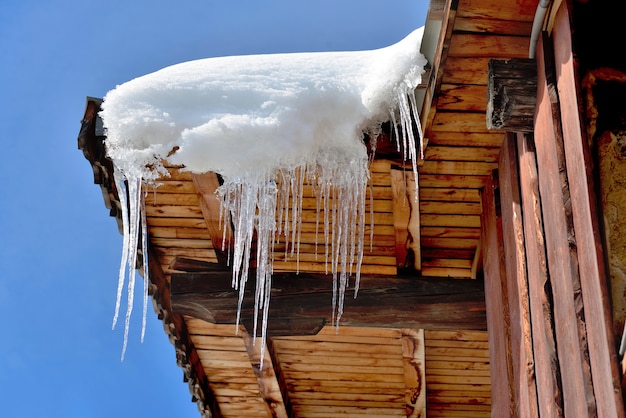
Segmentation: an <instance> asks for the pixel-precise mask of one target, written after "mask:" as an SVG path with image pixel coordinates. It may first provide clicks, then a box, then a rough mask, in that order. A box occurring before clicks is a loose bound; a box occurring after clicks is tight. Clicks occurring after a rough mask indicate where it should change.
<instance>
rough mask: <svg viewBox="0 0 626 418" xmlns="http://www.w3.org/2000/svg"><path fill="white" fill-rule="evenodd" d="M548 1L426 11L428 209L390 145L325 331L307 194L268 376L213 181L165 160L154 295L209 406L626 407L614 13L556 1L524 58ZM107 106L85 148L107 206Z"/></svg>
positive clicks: (149, 211) (448, 1)
mask: <svg viewBox="0 0 626 418" xmlns="http://www.w3.org/2000/svg"><path fill="white" fill-rule="evenodd" d="M538 3H539V2H538V1H537V0H515V1H513V0H445V1H444V0H441V1H435V0H432V1H431V5H430V9H429V14H428V21H427V26H426V31H425V33H426V35H425V40H424V42H425V44H424V46H423V47H422V50H423V52H424V53H425V55H426V56H427V58H428V59H429V64H430V68H429V72H428V77H427V80H425V81H424V86H422V87H421V88H420V91H419V95H420V96H419V97H420V99H422V100H423V106H422V114H421V120H422V123H423V127H424V142H425V143H426V144H427V146H426V149H425V156H424V159H423V160H421V161H420V162H419V180H418V183H419V194H418V196H417V197H418V198H419V199H418V201H419V204H415V203H414V202H415V197H416V196H415V192H414V191H413V189H412V188H411V187H410V185H411V184H412V183H413V178H412V174H408V173H410V172H411V171H410V167H408V166H407V164H406V163H405V162H403V161H402V158H401V156H400V155H397V153H396V152H395V147H393V146H387V145H389V144H388V143H389V138H388V136H385V135H382V136H381V137H380V138H379V147H378V153H377V154H376V157H375V159H374V162H373V163H372V165H371V187H370V188H369V192H368V193H369V194H370V196H368V208H369V207H370V206H371V209H372V213H373V223H370V222H369V220H368V228H370V229H371V230H372V232H373V237H374V239H373V242H372V246H371V250H370V249H369V248H368V249H367V250H366V253H365V254H364V262H363V269H362V273H363V277H362V279H361V280H362V281H361V289H360V290H359V295H358V297H357V298H356V299H352V298H351V297H347V298H346V306H345V311H344V315H343V317H342V322H341V326H340V327H339V328H338V329H335V328H334V327H331V326H330V325H329V323H330V318H329V316H330V313H331V306H330V301H331V293H332V287H331V282H330V279H329V277H328V276H327V275H326V274H325V265H324V262H325V260H324V259H323V255H322V256H320V254H318V253H317V252H318V251H319V250H317V249H316V245H315V243H316V242H317V240H318V239H319V237H316V228H315V222H316V215H315V211H314V209H315V202H314V201H313V198H312V197H306V196H305V198H304V204H303V208H304V209H303V214H302V222H303V226H302V231H303V232H302V236H301V238H300V257H299V259H296V258H295V256H293V255H292V253H291V252H289V251H287V249H288V246H287V244H284V243H278V244H277V251H276V256H275V259H274V269H275V271H276V274H275V280H274V288H273V289H274V290H273V294H272V301H271V305H270V321H269V335H270V336H269V338H268V339H267V343H266V349H265V351H264V356H265V357H264V359H263V363H264V367H263V369H261V368H260V363H261V358H260V356H261V351H260V344H259V343H257V344H253V335H252V326H251V321H252V309H253V307H252V306H249V304H247V303H250V304H251V302H252V300H253V298H252V296H253V295H248V297H247V298H246V299H244V300H245V301H246V304H244V306H243V310H242V321H241V324H240V325H239V328H238V332H237V333H236V332H235V331H236V330H235V325H234V324H235V318H236V310H237V304H236V297H237V296H236V293H235V292H234V291H232V289H230V280H231V274H230V272H229V266H228V265H227V259H228V256H227V252H228V250H227V248H228V246H229V245H232V243H230V241H229V240H228V235H226V237H227V239H226V240H225V241H224V234H223V231H221V230H220V223H219V202H217V201H216V200H215V198H214V196H213V194H214V191H215V189H216V188H217V187H218V186H219V179H218V177H217V176H216V175H215V174H214V173H205V174H190V173H188V172H186V171H184V168H183V167H168V171H169V174H170V176H169V177H166V178H163V179H162V180H161V183H162V184H161V186H160V187H159V188H158V189H157V190H156V192H154V195H153V194H152V193H151V194H150V196H151V197H150V198H149V199H146V216H147V224H148V228H149V244H150V250H149V254H148V257H147V258H148V263H149V271H150V281H151V283H150V288H151V295H152V298H153V301H154V307H155V310H156V312H157V314H158V315H159V318H160V319H161V320H162V321H163V324H164V328H165V331H166V332H167V334H168V335H169V336H170V339H171V341H172V343H173V344H174V346H175V347H176V353H177V359H176V360H177V361H178V364H179V365H180V366H181V367H182V369H183V371H184V376H185V380H186V381H187V382H188V383H189V385H190V389H191V392H192V395H193V400H194V401H195V402H197V403H198V408H199V410H200V411H201V413H202V414H204V415H205V416H213V417H230V416H233V417H238V416H246V417H257V416H258V417H266V416H272V417H332V416H346V417H351V416H420V415H419V414H423V413H424V411H425V413H426V414H427V416H430V417H480V416H492V417H507V416H511V417H535V416H540V417H563V416H564V417H586V416H589V417H593V416H600V417H611V418H612V417H623V416H624V402H623V397H622V387H623V385H622V379H623V378H622V376H623V371H622V369H621V365H620V360H621V356H620V354H619V352H618V351H619V342H620V337H621V333H622V330H623V327H624V319H625V318H626V302H625V301H626V222H624V221H622V217H620V216H619V213H620V210H626V192H624V191H623V190H626V180H622V179H626V157H625V155H626V152H625V151H624V150H626V106H625V105H624V103H626V102H625V101H624V100H623V97H624V96H620V95H621V93H620V92H622V93H623V92H626V65H625V63H624V62H625V61H626V59H624V58H623V56H626V54H621V55H620V53H619V51H618V52H616V53H614V54H608V56H607V55H606V54H605V55H603V54H600V53H599V52H598V50H597V48H598V45H599V44H603V43H608V42H614V43H615V42H619V41H617V40H616V39H615V38H616V37H619V35H618V34H619V30H617V29H616V28H613V27H611V25H617V24H618V22H617V21H615V19H616V18H615V16H620V15H622V14H621V13H620V12H621V11H622V9H623V8H624V7H623V6H615V5H611V6H607V5H605V3H606V2H604V3H603V2H600V1H599V0H586V1H582V0H577V1H565V0H563V1H558V0H555V1H552V2H549V4H548V6H547V10H546V14H545V18H544V19H543V21H539V23H538V24H539V25H540V27H539V29H540V30H539V31H537V32H536V33H537V34H538V37H537V43H536V49H535V51H536V52H535V54H534V55H535V56H534V57H532V58H530V59H529V58H528V56H529V50H530V46H531V33H532V32H533V20H534V18H535V13H536V10H537V7H538ZM603 22H609V23H606V24H605V23H603ZM533 42H534V41H533ZM615 48H617V46H616V47H615ZM615 55H618V56H615ZM99 106H100V102H99V100H97V99H88V103H87V110H86V113H85V118H84V120H83V128H82V129H81V133H80V135H79V147H80V148H81V149H82V150H83V152H84V153H85V156H86V158H87V159H88V160H89V161H90V163H91V165H92V168H93V170H94V175H95V181H96V183H98V184H100V185H101V187H102V190H103V195H104V198H105V203H106V205H107V207H108V208H110V210H111V215H112V216H115V217H118V218H119V198H118V195H117V193H118V191H117V190H116V188H115V185H114V183H113V181H112V166H111V162H110V161H109V160H108V159H107V158H106V155H105V150H104V147H103V140H104V132H102V130H101V127H100V126H99V124H98V117H97V112H98V110H99ZM370 198H371V199H370ZM624 219H626V218H624ZM622 228H623V229H622ZM368 232H369V231H368ZM366 235H368V234H366ZM322 241H323V239H321V240H320V242H322ZM366 247H368V246H367V245H366ZM322 253H323V250H322ZM142 259H145V258H142ZM622 266H624V268H623V269H622ZM296 269H297V270H298V271H299V272H300V274H298V275H296V274H295V271H296ZM622 278H624V279H623V280H622ZM112 280H114V279H113V278H112ZM250 292H252V290H251V289H250Z"/></svg>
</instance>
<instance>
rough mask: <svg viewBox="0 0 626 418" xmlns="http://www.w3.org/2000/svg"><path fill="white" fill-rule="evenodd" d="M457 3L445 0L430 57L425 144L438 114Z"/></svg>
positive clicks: (423, 118)
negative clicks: (439, 96)
mask: <svg viewBox="0 0 626 418" xmlns="http://www.w3.org/2000/svg"><path fill="white" fill-rule="evenodd" d="M456 6H457V2H456V1H454V0H445V3H444V6H443V14H442V15H441V27H440V29H439V37H438V39H437V46H436V47H435V51H433V57H432V58H431V57H428V58H429V59H431V60H432V63H431V64H432V66H431V71H430V79H429V80H428V86H427V88H426V91H425V92H424V100H423V104H422V112H421V115H420V121H421V124H422V126H423V127H424V129H425V130H424V142H425V143H428V137H429V136H430V128H431V126H432V121H433V119H434V117H435V115H436V113H437V101H438V98H437V94H438V90H439V86H441V82H442V80H443V75H444V71H443V69H444V68H445V63H446V60H447V57H448V50H449V47H450V37H451V36H452V31H453V28H454V19H455V16H456Z"/></svg>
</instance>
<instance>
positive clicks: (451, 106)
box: [437, 84, 487, 112]
mask: <svg viewBox="0 0 626 418" xmlns="http://www.w3.org/2000/svg"><path fill="white" fill-rule="evenodd" d="M439 91H440V96H439V99H438V101H437V107H438V108H439V109H442V110H464V111H473V112H481V111H485V109H486V104H487V103H486V101H485V97H486V96H487V88H486V87H485V86H480V85H471V84H470V85H467V84H465V85H464V84H442V85H441V88H440V90H439Z"/></svg>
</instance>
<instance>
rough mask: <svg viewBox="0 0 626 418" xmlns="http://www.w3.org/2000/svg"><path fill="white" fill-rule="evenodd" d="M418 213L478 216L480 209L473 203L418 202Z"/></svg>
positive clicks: (478, 204) (479, 205)
mask: <svg viewBox="0 0 626 418" xmlns="http://www.w3.org/2000/svg"><path fill="white" fill-rule="evenodd" d="M419 206H420V213H438V214H445V215H480V214H481V212H482V207H481V204H480V203H474V202H438V201H425V202H420V205H419Z"/></svg>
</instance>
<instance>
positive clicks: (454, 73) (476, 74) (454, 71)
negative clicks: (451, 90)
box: [443, 57, 495, 98]
mask: <svg viewBox="0 0 626 418" xmlns="http://www.w3.org/2000/svg"><path fill="white" fill-rule="evenodd" d="M491 58H495V57H448V59H447V60H446V67H445V69H444V74H443V82H444V83H446V84H448V83H449V84H475V85H481V86H486V85H487V65H488V63H489V60H490V59H491ZM486 97H487V96H486V95H485V98H486Z"/></svg>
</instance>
